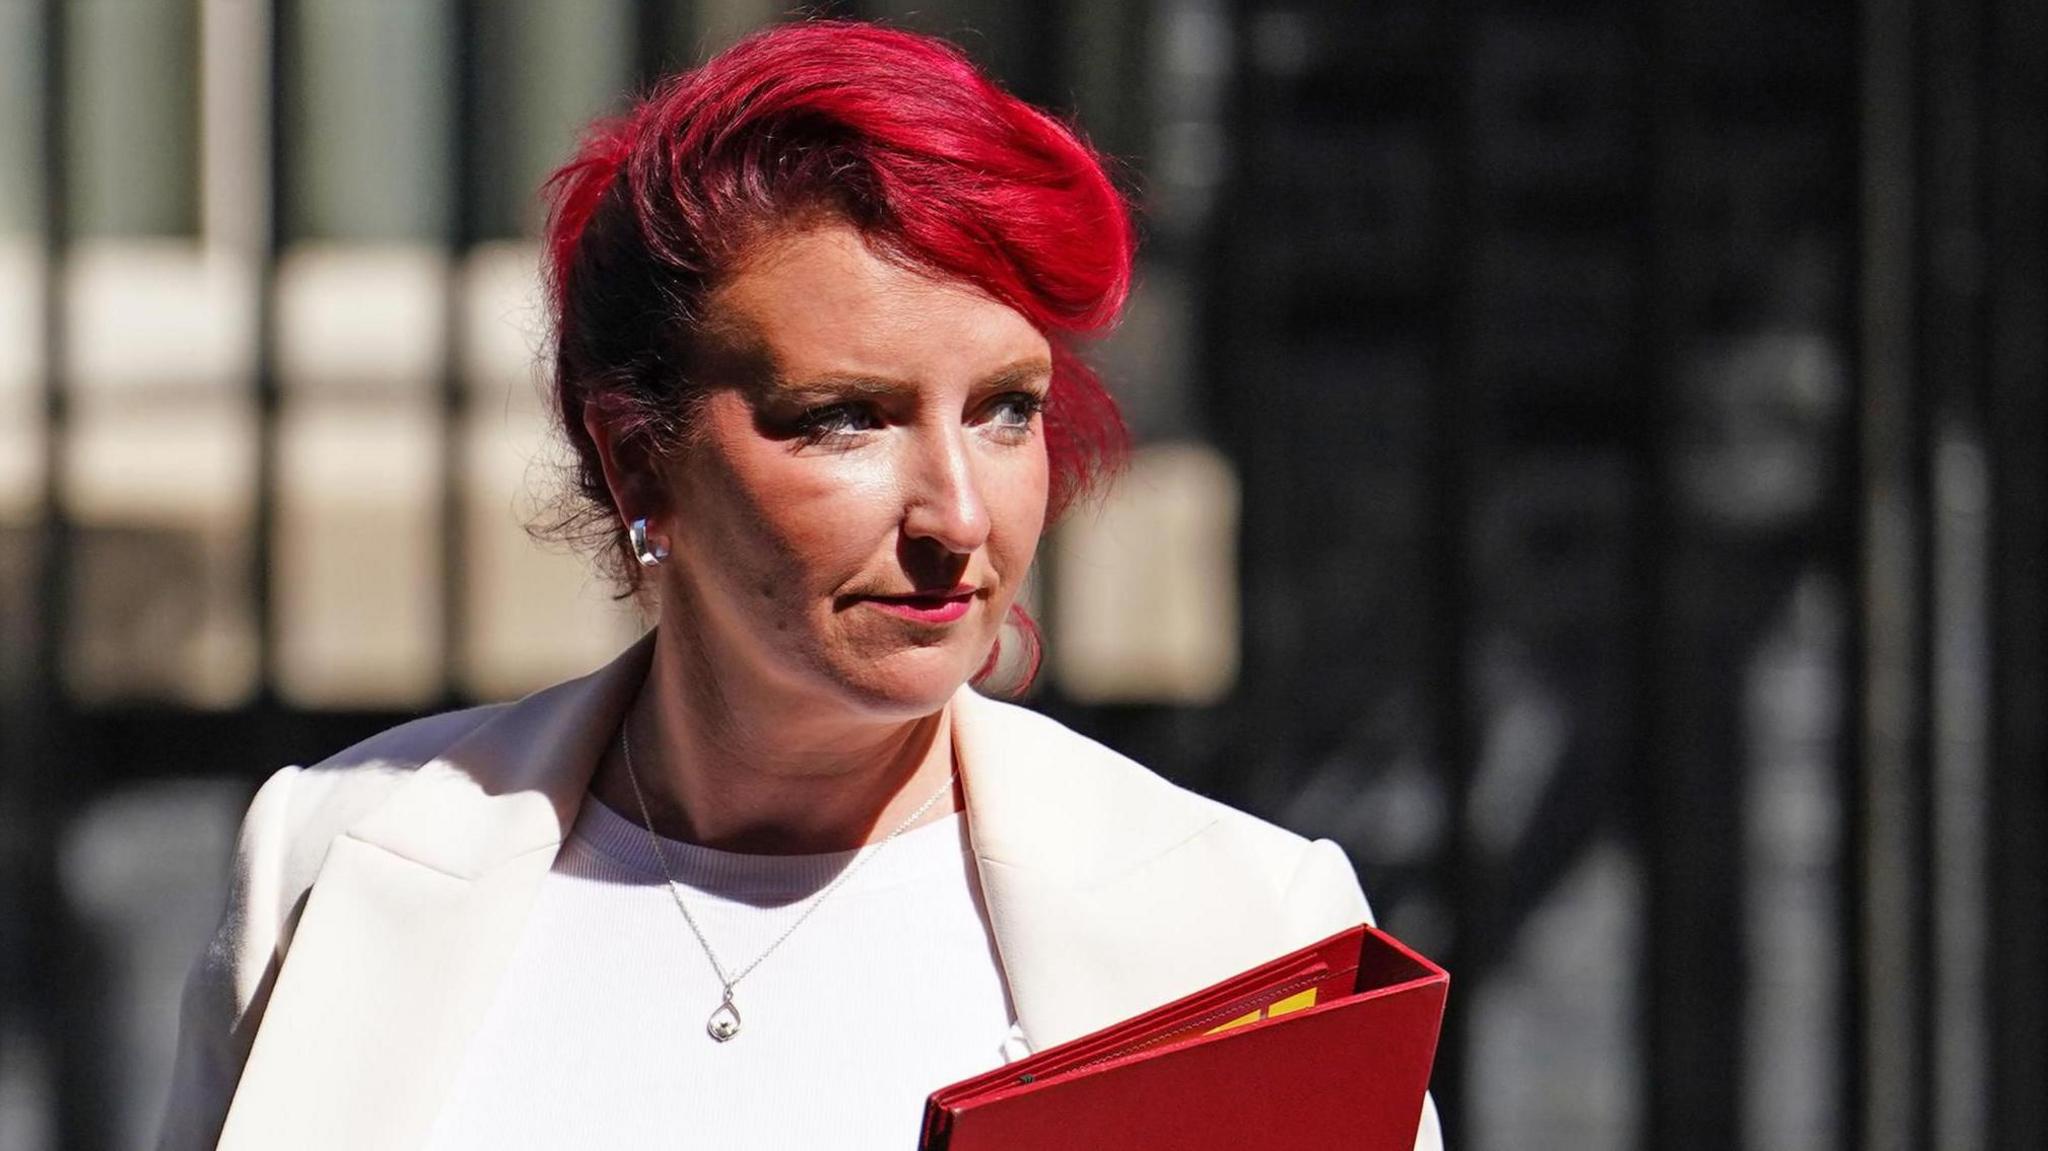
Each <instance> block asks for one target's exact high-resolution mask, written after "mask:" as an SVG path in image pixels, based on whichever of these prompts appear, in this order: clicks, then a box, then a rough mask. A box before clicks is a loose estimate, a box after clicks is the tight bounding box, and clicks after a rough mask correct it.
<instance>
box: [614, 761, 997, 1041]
mask: <svg viewBox="0 0 2048 1151" xmlns="http://www.w3.org/2000/svg"><path fill="white" fill-rule="evenodd" d="M619 752H620V754H621V755H622V756H623V757H624V758H625V761H626V778H627V780H629V781H631V783H632V784H633V798H634V799H635V800H637V801H638V802H639V804H640V820H641V822H642V823H643V824H644V825H645V826H646V828H647V842H648V843H650V844H652V845H653V846H654V858H655V860H656V862H658V863H660V864H661V875H662V878H664V879H666V880H668V893H669V894H670V895H671V896H674V897H675V901H676V910H677V911H680V912H682V913H683V922H684V923H687V924H689V925H690V934H692V935H694V936H696V937H697V943H698V945H699V946H701V947H703V948H704V957H705V958H706V959H709V960H710V961H711V970H712V973H713V974H715V975H717V976H718V982H719V983H720V984H721V985H723V986H724V988H725V996H724V1000H723V1002H721V1003H719V1005H718V1006H717V1008H715V1009H714V1010H713V1011H712V1012H711V1017H710V1018H709V1019H707V1020H705V1021H704V1030H705V1031H707V1032H709V1033H710V1035H711V1037H712V1038H713V1039H716V1040H718V1041H719V1042H720V1043H723V1042H725V1041H726V1040H728V1039H731V1038H732V1037H733V1036H735V1035H738V1034H739V1033H740V1009H739V1007H738V1006H737V1005H735V1004H734V1003H733V1001H732V989H733V988H734V987H736V986H738V985H739V981H740V980H742V979H745V978H746V977H747V973H748V972H751V971H752V970H754V968H756V967H759V966H761V961H762V960H764V959H766V958H768V957H769V956H770V955H773V954H775V949H776V948H778V947H780V946H782V941H783V940H785V939H788V938H789V937H790V936H792V935H794V934H796V929H797V928H799V927H802V926H803V925H804V920H806V919H809V918H810V917H811V913H812V912H814V911H816V910H818V906H819V905H820V904H822V903H824V902H825V900H826V899H827V898H829V897H830V896H831V894H832V893H833V892H835V891H837V890H839V885H840V884H842V883H845V882H846V881H847V880H848V879H850V878H852V876H853V873H854V872H856V871H859V870H860V869H861V868H862V867H863V866H865V865H866V864H867V862H868V860H870V859H873V858H874V857H875V856H877V855H880V854H881V853H882V849H883V848H885V847H887V846H889V842H890V841H891V840H893V839H895V838H896V837H897V836H899V835H902V834H903V833H904V832H905V831H907V830H909V828H910V825H911V824H913V823H916V822H917V820H918V817H919V816H922V815H923V814H924V813H925V812H927V811H930V810H931V808H932V804H934V803H937V802H938V801H939V797H940V796H942V795H944V794H946V793H947V792H949V791H951V790H953V780H954V778H955V776H956V775H957V774H958V773H957V772H950V773H948V774H947V776H946V783H945V786H943V787H941V788H939V789H938V790H937V791H935V792H932V794H931V798H930V799H927V800H925V801H924V802H923V803H921V804H919V805H918V807H917V810H916V811H913V812H911V813H910V817H909V818H908V819H905V820H904V821H903V822H902V823H899V824H897V825H896V830H894V831H892V832H890V833H889V834H888V835H886V836H884V837H882V839H881V841H880V842H878V843H876V844H875V848H874V850H873V851H870V852H867V853H866V854H863V855H861V856H860V857H859V858H857V859H855V860H854V861H853V862H852V863H850V864H848V865H847V866H846V869H845V870H843V871H841V872H840V873H839V874H838V875H835V876H833V877H832V882H830V883H828V884H826V885H825V887H824V889H823V890H821V891H819V892H818V894H817V895H815V896H813V897H812V898H811V902H810V906H808V907H806V908H804V911H803V914H802V915H799V916H797V917H796V922H794V923H792V924H790V925H789V926H788V927H787V928H785V929H784V930H783V932H782V934H781V935H778V936H776V937H775V942H773V943H771V944H769V945H768V949H767V950H766V951H763V952H762V953H761V954H759V955H756V956H755V957H754V961H753V962H752V963H749V964H747V965H746V966H745V967H742V968H740V969H739V971H737V972H735V973H734V974H732V975H727V974H726V973H725V965H724V964H722V963H720V962H719V961H718V953H717V952H716V951H713V950H712V949H711V941H710V940H709V939H706V938H704V929H703V928H701V927H698V926H697V918H696V917H695V916H693V915H691V914H690V908H689V906H688V905H687V904H685V903H684V902H683V891H682V887H681V885H680V884H678V883H677V882H676V873H675V871H674V869H672V868H670V867H669V865H668V852H666V851H664V850H662V846H661V836H659V835H656V834H655V833H654V816H653V814H652V813H650V812H649V811H648V810H647V795H646V793H645V792H643V791H641V790H640V775H639V773H638V772H636V771H634V770H633V745H632V741H631V740H628V739H627V738H626V725H625V724H623V723H622V724H620V725H619Z"/></svg>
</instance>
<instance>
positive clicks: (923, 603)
mask: <svg viewBox="0 0 2048 1151" xmlns="http://www.w3.org/2000/svg"><path fill="white" fill-rule="evenodd" d="M860 602H862V603H864V604H866V605H868V606H869V607H873V608H879V609H881V610H882V611H885V612H888V613H889V614H890V615H893V616H896V617H898V618H899V619H907V620H915V621H917V622H918V623H952V622H953V621H954V620H957V619H959V618H960V617H961V616H964V615H966V614H967V609H968V608H971V607H973V606H974V589H973V588H954V589H952V590H951V591H944V592H920V593H918V594H916V595H871V596H864V597H862V599H861V601H860Z"/></svg>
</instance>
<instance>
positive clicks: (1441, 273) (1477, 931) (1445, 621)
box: [1422, 0, 1497, 1141]
mask: <svg viewBox="0 0 2048 1151" xmlns="http://www.w3.org/2000/svg"><path fill="white" fill-rule="evenodd" d="M1435 11H1436V17H1437V44H1436V52H1435V55H1436V58H1437V65H1436V83H1437V84H1438V86H1439V98H1438V100H1437V102H1436V104H1437V107H1438V109H1439V110H1440V115H1441V118H1440V120H1439V122H1438V123H1437V124H1436V125H1435V128H1436V135H1437V140H1438V147H1439V149H1440V152H1439V155H1440V162H1439V164H1438V168H1437V171H1438V177H1437V188H1438V195H1437V197H1436V200H1437V203H1438V205H1439V208H1438V211H1439V213H1440V215H1439V224H1438V231H1437V235H1436V237H1435V240H1436V243H1435V247H1436V249H1437V257H1436V268H1435V269H1434V276H1433V280H1434V284H1433V290H1434V292H1435V294H1436V300H1437V305H1438V306H1437V313H1438V315H1439V317H1440V319H1441V323H1440V325H1439V326H1438V329H1437V331H1436V333H1435V347H1434V348H1433V349H1432V350H1431V354H1432V357H1433V359H1434V361H1435V362H1434V364H1433V374H1434V375H1435V376H1436V381H1437V386H1436V387H1435V388H1434V389H1433V394H1432V396H1431V400H1432V403H1431V410H1430V412H1429V415H1428V417H1427V418H1428V419H1429V422H1430V441H1429V445H1428V455H1427V463H1426V465H1425V466H1426V467H1427V468H1428V469H1429V492H1430V497H1429V512H1428V516H1429V525H1430V526H1429V530H1428V533H1427V548H1428V551H1427V554H1426V555H1425V556H1424V557H1423V562H1424V564H1425V568H1426V570H1427V571H1428V573H1429V578H1428V579H1427V580H1426V581H1425V585H1426V588H1425V591H1424V592H1423V597H1424V601H1425V605H1426V606H1425V610H1426V611H1427V612H1428V619H1429V621H1430V623H1429V629H1430V632H1431V635H1430V640H1429V643H1428V644H1427V645H1426V650H1425V652H1424V653H1423V656H1422V659H1423V675H1424V677H1425V681H1426V685H1427V691H1428V707H1429V717H1428V719H1429V735H1430V740H1429V742H1430V746H1431V748H1432V749H1433V753H1434V757H1435V759H1436V763H1437V770H1438V772H1439V773H1440V778H1441V779H1442V785H1443V793H1444V795H1445V797H1446V800H1447V805H1446V806H1447V812H1446V820H1445V826H1446V828H1447V829H1448V834H1447V835H1446V836H1445V839H1444V844H1443V848H1442V850H1443V852H1444V855H1443V857H1442V860H1443V864H1444V875H1445V884H1444V892H1443V897H1444V900H1445V902H1446V904H1447V905H1448V906H1449V908H1450V913H1451V922H1452V935H1451V947H1450V954H1449V955H1447V956H1446V957H1445V958H1446V964H1447V966H1448V967H1449V969H1450V970H1453V971H1455V972H1457V978H1459V979H1460V980H1462V981H1464V984H1465V986H1467V987H1477V986H1480V985H1481V982H1482V980H1483V979H1484V973H1485V970H1486V967H1487V966H1488V964H1489V963H1490V962H1491V961H1492V960H1493V958H1494V957H1495V955H1494V949H1495V945H1496V943H1497V941H1496V940H1494V939H1492V938H1490V936H1491V932H1490V931H1489V927H1490V926H1491V924H1490V921H1489V920H1490V917H1489V916H1488V915H1487V914H1486V911H1487V910H1488V909H1489V908H1490V907H1491V906H1492V904H1493V901H1492V900H1491V899H1489V898H1486V896H1485V879H1486V870H1485V868H1484V867H1483V866H1482V861H1481V859H1480V855H1479V848H1478V846H1477V845H1476V844H1475V843H1474V842H1473V838H1472V833H1471V828H1472V820H1471V814H1470V813H1471V806H1472V787H1473V776H1474V760H1475V756H1476V754H1477V748H1476V744H1475V741H1474V739H1473V735H1472V733H1473V730H1474V728H1475V726H1476V724H1477V721H1478V717H1477V716H1476V715H1475V714H1474V711H1475V709H1474V708H1473V706H1472V694H1471V683H1472V671H1471V666H1470V657H1471V652H1472V627H1473V623H1474V618H1473V617H1474V614H1475V609H1476V600H1477V596H1476V595H1475V593H1474V590H1473V586H1472V584H1473V578H1474V576H1473V572H1472V557H1471V555H1470V547H1469V545H1470V533H1471V515H1470V508H1471V504H1472V482H1473V481H1472V463H1473V456H1472V437H1473V436H1475V435H1477V434H1479V432H1478V430H1477V429H1478V428H1480V427H1481V421H1479V420H1478V419H1476V418H1475V413H1474V410H1473V409H1474V403H1473V394H1474V391H1475V389H1474V377H1475V373H1476V371H1477V366H1476V363H1475V360H1474V354H1475V351H1474V348H1473V327H1474V316H1473V312H1474V303H1473V291H1474V285H1473V280H1472V277H1473V274H1474V267H1475V264H1476V262H1477V257H1476V253H1475V248H1476V246H1477V240H1476V229H1477V226H1478V220H1477V213H1476V212H1475V211H1474V202H1475V199H1476V197H1477V195H1478V180H1479V177H1480V173H1479V171H1478V167H1477V164H1476V163H1475V160H1474V152H1475V142H1474V135H1475V133H1474V126H1473V116H1474V114H1475V113H1474V110H1473V107H1472V87H1473V83H1474V78H1473V67H1474V64H1473V52H1474V50H1475V48H1476V43H1477V32H1476V27H1475V26H1476V24H1477V20H1478V16H1477V3H1476V0H1444V2H1442V3H1439V4H1438V5H1436V8H1435ZM1471 1002H1472V1000H1471V998H1470V997H1469V996H1468V997H1464V998H1459V997H1455V996H1454V997H1453V999H1452V1002H1451V1003H1450V1005H1449V1010H1450V1015H1449V1017H1448V1018H1447V1019H1446V1020H1445V1024H1444V1028H1443V1035H1444V1040H1443V1043H1442V1044H1441V1049H1440V1051H1439V1053H1438V1056H1437V1070H1436V1073H1435V1074H1434V1076H1433V1077H1432V1078H1433V1083H1432V1086H1433V1087H1434V1089H1435V1090H1436V1092H1437V1101H1438V1104H1439V1106H1440V1107H1441V1108H1442V1111H1443V1115H1442V1118H1443V1121H1444V1125H1445V1131H1446V1139H1447V1140H1450V1141H1455V1139H1456V1132H1457V1131H1458V1130H1459V1129H1460V1125H1461V1124H1464V1123H1467V1122H1468V1121H1469V1119H1470V1109H1469V1107H1468V1104H1467V1100H1468V1099H1469V1098H1470V1097H1471V1094H1472V1091H1471V1086H1472V1085H1471V1084H1470V1083H1468V1082H1467V1077H1468V1075H1469V1074H1470V1066H1471V1060H1470V1058H1469V1055H1470V1050H1471V1026H1472V1024H1471V1023H1470V1014H1469V1011H1468V1007H1469V1005H1470V1004H1471Z"/></svg>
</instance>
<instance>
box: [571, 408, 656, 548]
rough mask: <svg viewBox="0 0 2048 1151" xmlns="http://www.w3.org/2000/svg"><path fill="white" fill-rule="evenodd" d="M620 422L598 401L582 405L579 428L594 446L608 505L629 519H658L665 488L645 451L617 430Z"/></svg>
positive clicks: (621, 516) (650, 520) (624, 518)
mask: <svg viewBox="0 0 2048 1151" xmlns="http://www.w3.org/2000/svg"><path fill="white" fill-rule="evenodd" d="M623 423H624V421H623V420H621V419H619V418H617V415H616V413H615V412H612V411H610V410H608V409H607V407H606V405H604V404H603V403H601V402H599V401H591V402H588V403H585V404H584V405H583V430H584V432H586V433H587V434H588V435H589V436H590V442H591V443H592V444H594V445H595V446H596V447H597V458H598V461H599V462H600V463H601V464H602V465H603V467H604V482H605V486H606V487H607V488H609V489H611V493H612V506H613V507H615V508H617V509H618V511H619V518H620V519H621V520H623V521H626V522H631V521H632V520H635V519H639V518H641V517H645V518H646V519H647V520H648V521H649V522H650V523H659V522H660V521H661V520H662V519H663V518H665V517H666V515H667V514H668V510H669V508H668V504H669V500H668V491H667V488H666V486H665V485H664V484H663V483H662V481H661V476H660V475H659V474H658V473H657V472H656V471H655V469H654V468H653V466H652V465H653V461H652V460H651V459H650V458H649V456H648V453H647V452H645V451H642V450H639V449H638V448H637V446H635V445H634V444H632V443H631V442H630V440H628V439H627V438H626V437H624V436H622V435H620V434H619V428H620V427H621V425H622V424H623Z"/></svg>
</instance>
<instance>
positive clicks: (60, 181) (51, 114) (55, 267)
mask: <svg viewBox="0 0 2048 1151" xmlns="http://www.w3.org/2000/svg"><path fill="white" fill-rule="evenodd" d="M40 19H41V31H42V34H43V52H42V61H43V75H42V80H43V92H42V107H41V113H42V115H41V121H40V124H39V128H40V137H41V138H40V148H41V161H42V164H41V167H42V179H43V186H42V193H43V204H42V207H43V265H42V276H43V280H42V285H41V287H42V296H43V332H42V337H43V349H42V350H43V445H44V452H43V507H42V516H41V519H40V520H39V522H38V524H37V531H36V551H35V565H36V566H35V584H34V590H33V591H32V592H31V593H30V594H31V596H32V602H33V603H34V604H35V608H36V621H37V623H36V626H35V640H34V644H35V648H34V664H33V671H32V673H31V675H30V677H29V686H28V688H27V690H26V692H25V698H26V702H27V705H28V706H27V707H26V708H24V713H25V714H24V715H23V716H22V717H21V718H22V720H23V723H24V726H25V728H26V731H24V732H23V733H22V746H23V747H24V748H25V749H26V751H27V754H26V756H25V757H24V758H23V760H22V761H21V763H20V764H19V765H18V766H16V767H15V768H14V769H13V770H12V771H10V772H8V773H7V775H6V777H5V778H4V779H0V785H4V786H5V787H6V791H5V792H0V798H5V799H6V800H7V801H8V806H9V808H10V809H11V810H14V811H21V812H27V813H29V818H27V819H23V820H20V821H19V823H18V825H17V830H18V832H19V834H20V835H21V836H22V839H23V841H24V842H23V843H22V844H21V845H20V848H19V850H20V851H21V852H22V855H23V859H22V863H23V864H25V866H24V868H23V870H22V873H21V874H20V875H19V876H16V877H14V882H16V883H18V884H19V885H20V889H21V891H22V892H23V904H24V907H23V911H24V912H25V913H26V914H25V916H24V918H25V920H26V924H27V930H25V931H24V932H23V938H24V939H26V940H29V941H31V942H30V943H29V946H28V954H27V955H26V957H25V958H24V960H23V966H24V967H25V968H26V969H27V976H28V978H27V981H26V983H25V984H23V986H25V987H41V988H44V989H46V991H45V993H44V994H41V995H32V996H29V997H28V1003H27V1007H28V1010H29V1011H30V1012H31V1013H32V1018H33V1023H32V1025H31V1031H32V1032H33V1033H34V1034H35V1035H36V1037H37V1039H38V1040H40V1041H41V1046H42V1050H43V1051H44V1052H46V1053H48V1054H49V1055H50V1056H51V1058H52V1062H53V1063H54V1065H55V1070H56V1073H55V1075H54V1076H53V1086H54V1089H55V1092H56V1098H55V1100H54V1101H53V1102H54V1104H55V1106H54V1114H53V1115H52V1116H51V1118H53V1119H54V1120H55V1127H56V1130H57V1131H58V1133H59V1136H60V1139H61V1140H62V1141H63V1142H64V1143H65V1144H66V1145H67V1146H84V1147H90V1146H95V1145H97V1143H98V1142H99V1141H98V1140H97V1139H96V1138H95V1133H96V1132H97V1131H98V1125H96V1124H95V1123H94V1122H93V1115H92V1114H91V1112H92V1110H93V1108H92V1107H90V1106H89V1104H88V1101H87V1100H86V1099H85V1098H84V1097H83V1094H84V1093H83V1091H82V1088H83V1087H84V1085H85V1084H86V1083H88V1082H89V1081H90V1077H89V1075H88V1074H86V1073H85V1068H84V1067H83V1066H82V1065H81V1064H82V1062H83V1060H82V1058H81V1053H80V1052H79V1051H78V1045H77V1044H76V1043H75V1042H72V1041H71V1040H72V1037H73V1036H74V1035H75V1034H76V1032H77V1030H78V1029H77V1028H76V1027H74V1026H72V1023H73V1020H72V1019H71V1018H70V1017H69V1013H68V1011H67V1008H68V1006H69V1003H68V1001H69V1000H70V999H71V997H73V996H75V995H76V994H77V993H78V988H77V987H76V986H75V985H74V984H73V983H72V982H67V981H66V980H65V978H64V976H65V975H66V972H67V968H68V965H67V964H66V963H65V962H64V958H65V955H64V953H65V952H66V951H67V950H68V944H69V943H70V942H71V937H70V933H69V930H68V924H67V922H66V916H65V914H64V907H63V902H62V899H61V897H60V895H59V891H58V886H57V875H56V862H57V861H56V848H57V832H58V829H59V828H60V827H61V826H62V823H63V817H64V814H65V813H64V810H63V808H64V796H63V794H62V790H61V787H60V783H59V779H60V776H59V773H58V772H57V771H56V765H58V764H60V763H64V762H66V761H67V759H68V757H69V754H70V751H71V748H72V744H73V740H74V735H75V732H74V730H73V722H74V721H73V719H72V715H71V709H70V707H69V700H68V698H67V695H66V692H65V690H64V653H65V651H66V649H67V647H68V646H69V638H70V636H69V633H70V628H71V623H72V619H73V615H72V606H71V584H72V577H73V573H74V571H75V570H76V568H75V564H74V558H75V557H74V551H75V549H76V547H77V533H76V530H75V529H74V527H73V525H72V523H71V520H70V513H69V510H68V505H69V502H70V501H69V500H68V498H67V496H66V485H65V482H64V481H65V468H64V465H65V460H66V457H67V455H68V449H69V446H70V427H71V402H70V399H71V398H70V395H69V389H68V387H67V377H68V375H69V359H70V356H69V353H70V348H69V346H68V344H67V341H66V338H65V337H66V333H67V331H68V329H69V326H70V324H69V315H68V308H67V307H66V305H67V301H68V297H67V293H66V291H65V281H66V279H67V274H68V271H69V256H70V247H71V239H72V236H71V214H70V180H69V176H70V171H71V168H70V157H69V154H68V144H69V139H68V135H69V134H68V132H67V130H66V129H67V128H68V126H69V120H70V108H69V101H68V99H67V96H68V89H69V87H70V75H69V71H70V67H69V65H70V59H71V50H70V43H69V35H68V33H69V29H68V28H67V27H66V22H65V4H64V3H63V0H44V2H43V4H42V5H41V17H40Z"/></svg>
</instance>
